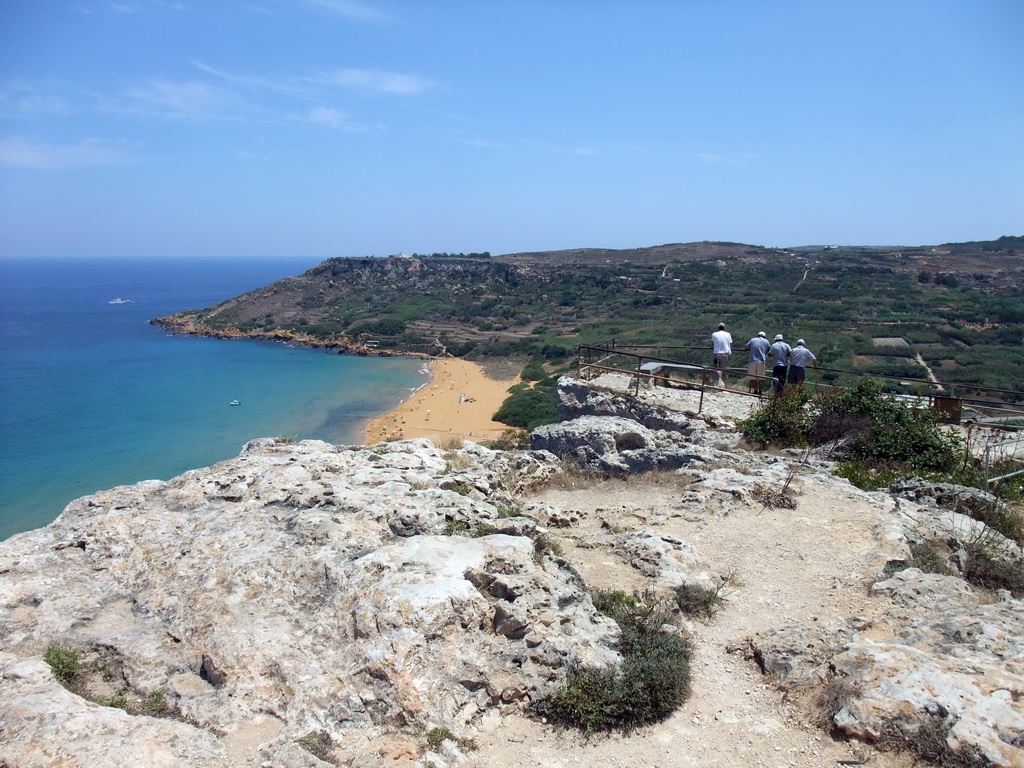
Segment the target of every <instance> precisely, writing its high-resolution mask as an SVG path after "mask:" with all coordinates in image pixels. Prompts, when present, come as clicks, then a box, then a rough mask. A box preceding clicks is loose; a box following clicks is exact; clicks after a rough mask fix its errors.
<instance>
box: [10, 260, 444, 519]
mask: <svg viewBox="0 0 1024 768" xmlns="http://www.w3.org/2000/svg"><path fill="white" fill-rule="evenodd" d="M314 263H315V262H313V261H310V260H298V259H294V258H293V259H283V258H277V259H275V258H262V259H240V258H234V259H226V258H203V259H200V258H180V259H113V258H112V259H71V258H68V259H11V258H2V259H0V539H2V538H6V537H8V536H11V535H12V534H15V533H18V532H20V531H25V530H30V529H33V528H38V527H40V526H43V525H46V524H48V523H50V522H51V521H53V520H54V519H55V518H56V517H57V515H59V514H60V512H61V511H62V510H63V509H64V507H65V506H66V505H67V503H68V502H69V501H71V500H72V499H75V498H78V497H79V496H83V495H86V494H89V493H94V492H95V491H98V490H103V489H106V488H112V487H114V486H117V485H124V484H128V483H134V482H138V481H139V480H147V479H160V480H167V479H170V478H171V477H174V476H175V475H178V474H180V473H182V472H184V471H185V470H188V469H195V468H197V467H205V466H208V465H210V464H213V463H215V462H217V461H221V460H223V459H227V458H231V457H233V456H236V455H238V452H239V450H240V449H241V448H242V446H243V445H244V444H245V443H246V441H248V440H250V439H252V438H256V437H278V436H284V437H291V438H296V439H305V438H317V439H321V440H327V441H329V442H333V443H342V444H346V443H353V442H355V441H356V440H358V437H359V432H360V429H361V427H362V424H363V423H364V422H365V421H366V419H369V418H372V417H373V416H376V415H378V414H380V413H383V412H384V411H386V410H388V409H390V408H391V407H393V406H394V405H396V404H397V403H399V402H400V401H401V400H403V399H404V398H406V397H408V395H409V393H410V392H411V391H412V390H414V389H416V388H417V387H419V386H421V385H422V384H423V383H424V382H425V381H426V377H425V374H424V369H423V361H421V360H416V359H412V358H368V357H349V356H344V355H338V354H332V353H328V352H326V351H324V350H313V349H301V348H294V347H290V346H288V345H285V344H279V343H271V342H259V341H248V340H222V339H206V338H196V337H187V336H172V335H170V334H168V333H167V332H166V331H164V330H163V329H161V328H159V327H157V326H153V325H149V323H148V321H149V320H151V319H152V318H154V317H161V316H163V315H168V314H171V313H174V312H178V311H181V310H186V309H198V308H201V307H206V306H209V305H211V304H215V303H217V302H219V301H223V300H224V299H228V298H231V297H232V296H236V295H238V294H240V293H244V292H245V291H249V290H252V289H254V288H258V287H260V286H263V285H267V284H269V283H271V282H273V281H274V280H277V279H279V278H282V277H286V276H289V275H298V274H301V273H302V272H304V271H305V270H306V269H308V268H309V267H311V266H313V265H314ZM114 298H124V299H128V300H129V301H130V303H125V304H110V303H109V302H110V300H111V299H114ZM233 400H238V401H239V402H240V405H238V406H232V405H230V403H231V402H232V401H233Z"/></svg>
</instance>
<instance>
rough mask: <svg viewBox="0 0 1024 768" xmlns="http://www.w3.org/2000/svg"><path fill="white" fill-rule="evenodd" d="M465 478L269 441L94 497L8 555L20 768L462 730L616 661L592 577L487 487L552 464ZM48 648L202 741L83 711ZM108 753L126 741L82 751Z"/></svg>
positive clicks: (532, 463)
mask: <svg viewBox="0 0 1024 768" xmlns="http://www.w3.org/2000/svg"><path fill="white" fill-rule="evenodd" d="M452 458H457V460H458V461H459V462H461V463H462V464H466V465H471V466H466V467H464V468H462V469H460V470H453V467H452V459H451V458H446V457H445V456H444V455H442V453H441V452H440V451H438V450H437V449H435V448H434V447H433V446H432V445H431V444H429V443H428V442H426V441H413V442H410V443H405V444H401V445H396V446H393V447H391V448H385V449H383V450H382V451H379V452H377V451H370V450H369V449H366V448H336V447H334V446H330V445H327V444H325V443H320V442H303V443H299V444H297V445H291V444H283V445H282V444H277V443H275V442H274V441H272V440H264V441H257V442H254V443H251V444H249V445H248V446H247V447H246V449H245V451H244V452H243V455H242V456H240V457H239V458H237V459H235V460H232V461H227V462H223V463H221V464H218V465H216V466H214V467H212V468H210V469H208V470H199V471H194V472H189V473H186V474H185V475H182V476H181V477H178V478H175V479H174V480H171V481H170V482H167V483H162V482H146V483H140V484H138V485H135V486H131V487H123V488H116V489H114V490H111V491H107V492H103V493H99V494H95V495H93V496H90V497H86V498H83V499H79V500H78V501H76V502H74V503H72V504H71V505H70V506H69V507H68V509H67V510H66V511H65V513H64V514H63V515H62V516H61V517H60V518H59V519H58V520H57V521H56V522H55V523H53V524H52V525H50V526H48V527H47V528H45V529H41V530H39V531H34V532H31V533H27V534H22V535H20V536H16V537H14V538H13V539H11V540H9V541H7V542H5V543H4V544H3V546H2V548H0V601H2V606H3V610H2V616H3V618H2V619H0V642H2V649H3V651H4V652H5V653H4V654H3V655H2V656H0V665H2V670H3V672H2V674H3V675H4V678H5V684H4V686H2V689H0V717H2V720H3V721H4V722H5V724H6V727H5V732H4V740H3V746H2V747H0V758H3V759H7V760H9V761H11V762H12V764H22V762H21V761H22V760H27V759H28V756H35V757H34V758H33V759H36V760H40V761H43V762H45V760H43V757H44V755H45V756H47V757H48V758H50V759H55V760H56V759H58V758H59V759H60V760H64V761H66V762H65V763H63V764H67V765H90V766H98V765H122V764H124V763H123V757H124V756H123V754H122V753H121V750H120V749H119V748H118V746H117V744H118V742H119V740H121V739H129V740H131V741H133V742H134V743H138V744H148V743H149V742H153V743H161V744H166V745H167V746H166V748H162V751H161V752H160V754H164V755H165V756H166V758H167V762H166V764H168V765H175V764H177V765H196V764H207V761H209V760H210V759H211V757H212V756H214V755H216V754H218V750H220V751H221V752H223V749H222V747H220V746H219V745H218V743H217V740H216V739H215V738H213V737H212V736H211V733H231V732H233V731H235V730H237V729H239V728H241V727H243V726H245V725H246V724H247V723H250V722H251V721H253V719H254V718H256V717H257V716H258V715H260V714H261V713H269V714H271V715H273V716H274V718H276V719H277V720H278V721H279V723H280V730H279V732H278V733H277V735H276V736H275V737H274V739H273V740H272V742H271V743H270V744H268V746H267V747H266V749H267V750H269V751H270V752H273V749H274V747H275V746H280V745H282V744H286V743H292V742H297V741H300V740H302V739H303V738H305V737H308V736H309V735H310V734H326V735H327V736H328V737H329V738H330V740H331V742H333V743H336V744H344V743H345V741H346V739H347V738H348V737H349V734H350V733H351V732H352V731H357V730H362V731H366V730H372V729H374V728H377V727H379V726H382V725H384V724H395V723H398V724H404V725H408V726H415V727H417V728H420V729H426V728H428V727H432V726H438V725H440V726H449V727H451V728H453V729H455V728H457V727H459V726H463V725H465V724H466V723H467V722H470V721H472V720H474V719H475V718H477V717H478V716H479V715H480V714H481V713H483V712H485V711H487V710H488V709H489V708H491V707H494V706H496V705H500V704H502V703H505V704H508V703H511V702H517V701H520V700H524V699H525V700H529V699H531V698H535V697H537V696H538V695H540V693H541V692H542V691H544V690H545V689H546V688H547V687H548V686H550V685H551V684H552V682H553V681H556V680H557V679H558V678H559V676H560V675H562V674H564V671H565V669H566V668H567V667H568V666H569V665H571V664H573V663H580V664H583V665H584V666H587V665H597V666H604V665H607V664H612V663H615V662H616V661H617V659H618V656H617V654H616V652H615V651H614V650H613V647H614V642H615V640H616V638H617V631H618V630H617V627H615V625H614V623H613V622H611V621H610V620H609V619H606V618H604V617H602V616H600V615H599V614H597V613H596V611H595V610H594V607H593V604H592V603H591V600H590V597H589V594H588V592H587V590H586V587H585V585H584V584H583V583H582V580H581V579H580V578H579V576H578V575H577V574H576V573H575V571H574V570H573V569H572V568H571V566H569V564H568V563H567V562H565V561H564V560H561V559H559V558H556V557H551V556H544V555H541V554H538V553H537V552H536V549H535V544H534V541H533V538H536V537H537V535H538V530H537V528H536V526H535V525H533V524H532V523H531V522H530V521H529V520H526V519H525V518H522V517H507V514H508V512H507V509H506V508H504V507H499V506H496V504H495V503H494V502H493V501H485V500H484V499H483V496H484V494H483V493H482V492H481V491H480V490H479V488H477V487H476V486H480V487H483V488H485V489H486V490H487V491H488V492H489V493H490V495H491V497H492V499H493V498H499V497H500V496H501V493H500V490H499V489H498V487H496V486H498V485H500V481H499V480H498V478H499V476H501V475H507V476H511V475H513V474H514V475H515V476H516V482H524V481H526V480H528V479H529V477H530V476H531V474H532V475H533V476H535V477H541V476H543V475H544V474H545V473H546V472H548V471H550V466H549V465H550V462H549V461H548V459H549V457H545V456H543V455H535V456H521V457H518V458H512V457H507V456H504V455H500V454H495V453H492V452H490V451H486V450H485V449H479V448H471V449H469V450H468V452H464V453H461V454H458V456H457V457H456V456H452ZM443 485H451V486H453V487H454V488H455V489H453V490H446V489H445V488H443V487H441V486H443ZM502 510H505V512H504V515H503V511H502ZM484 526H486V527H484ZM452 530H462V531H472V530H475V531H477V532H478V533H481V534H484V535H480V536H479V537H477V538H468V537H465V536H446V535H442V534H443V533H444V532H446V531H452ZM531 536H532V537H533V538H531ZM49 643H58V644H60V645H62V646H66V647H70V648H75V649H77V650H78V651H79V652H80V653H82V654H83V656H84V657H85V658H86V659H87V660H91V661H94V662H95V663H96V665H98V666H101V667H102V668H103V669H105V670H110V671H111V673H112V674H116V675H117V676H118V677H119V678H123V680H124V682H125V683H126V684H127V686H128V688H129V689H130V690H131V691H133V692H138V693H139V694H146V693H148V692H150V691H161V692H163V693H164V694H165V695H166V696H167V698H168V699H169V704H170V705H171V706H172V707H173V708H174V709H175V710H176V711H177V712H178V713H179V715H180V718H181V719H182V720H184V721H187V722H188V723H190V725H186V724H185V723H183V722H175V721H170V720H156V719H154V718H150V717H132V716H129V715H127V714H125V713H124V712H121V711H119V710H116V709H111V708H110V707H101V706H97V705H96V704H93V703H90V702H89V701H86V700H85V699H84V698H81V697H78V696H74V695H72V694H70V693H68V692H66V691H64V690H63V689H61V688H60V686H59V685H58V684H57V683H56V681H55V680H54V679H53V677H52V675H50V674H49V670H48V668H47V667H46V666H45V665H44V664H43V663H42V661H40V660H39V657H40V656H41V654H42V652H43V649H44V648H45V647H46V646H47V644H49ZM47 700H49V701H50V703H49V705H48V706H45V705H43V702H46V701H47ZM26 702H34V703H35V704H32V705H31V706H26ZM36 704H38V706H37V705H36ZM72 724H73V727H72ZM183 731H184V732H190V733H191V735H190V736H187V737H183V736H182V732H183ZM97 733H98V734H108V735H109V736H110V739H109V741H107V742H105V741H104V740H103V739H98V740H94V741H91V742H90V743H91V748H90V750H89V751H88V753H85V752H82V753H78V742H79V740H80V739H81V738H82V737H83V735H84V734H97ZM44 736H45V738H44ZM104 744H106V747H104ZM139 748H140V749H142V750H143V751H144V750H145V749H146V748H145V747H139ZM154 754H156V753H155V752H154Z"/></svg>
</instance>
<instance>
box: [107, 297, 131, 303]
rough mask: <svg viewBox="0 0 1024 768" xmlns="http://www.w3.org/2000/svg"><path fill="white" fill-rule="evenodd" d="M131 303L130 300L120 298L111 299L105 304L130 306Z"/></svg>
mask: <svg viewBox="0 0 1024 768" xmlns="http://www.w3.org/2000/svg"><path fill="white" fill-rule="evenodd" d="M132 303H133V302H132V300H131V299H122V298H120V297H118V298H116V299H111V300H110V301H108V302H107V304H132Z"/></svg>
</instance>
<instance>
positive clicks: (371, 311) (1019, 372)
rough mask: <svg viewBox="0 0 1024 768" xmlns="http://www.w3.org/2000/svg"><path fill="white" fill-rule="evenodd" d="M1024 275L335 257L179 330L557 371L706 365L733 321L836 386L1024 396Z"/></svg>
mask: <svg viewBox="0 0 1024 768" xmlns="http://www.w3.org/2000/svg"><path fill="white" fill-rule="evenodd" d="M1022 276H1024V238H1022V237H1001V238H999V239H998V240H992V241H982V242H976V243H959V244H947V245H942V246H936V247H916V248H901V249H893V248H867V247H860V248H832V247H807V248H800V249H788V250H787V249H775V248H765V247H762V246H750V245H742V244H737V243H689V244H683V245H665V246H656V247H651V248H637V249H631V250H621V251H614V250H600V249H580V250H573V251H560V252H548V253H532V254H530V253H528V254H511V255H506V256H490V255H489V254H486V253H484V254H466V255H463V254H447V253H444V254H432V255H430V256H415V257H408V256H394V257H388V258H333V259H328V260H326V261H324V262H323V263H321V264H319V265H317V266H316V267H313V268H312V269H310V270H308V271H307V272H306V273H305V274H303V275H301V276H299V277H293V278H288V279H285V280H281V281H279V282H277V283H274V284H273V285H271V286H267V287H266V288H262V289H259V290H256V291H253V292H251V293H248V294H245V295H244V296H240V297H238V298H236V299H231V300H229V301H227V302H224V303H222V304H219V305H217V306H215V307H209V308H207V309H204V310H198V311H195V312H189V313H183V314H182V315H179V316H176V317H175V318H172V319H171V322H178V323H182V324H185V323H190V324H191V325H190V326H189V327H190V329H193V330H195V331H198V332H201V333H202V332H210V333H231V334H241V335H249V336H255V337H261V336H267V337H275V334H287V335H289V336H290V337H292V338H295V339H298V340H299V341H302V340H303V339H307V340H309V341H310V342H311V343H313V342H315V343H323V344H327V345H336V346H339V347H342V348H346V349H360V348H363V347H365V346H367V345H368V346H369V347H372V348H373V349H376V350H393V351H398V352H414V353H424V354H453V355H456V356H462V357H471V358H479V357H483V356H488V355H496V356H509V355H522V354H526V355H530V356H532V357H537V358H539V359H542V360H545V361H548V362H556V363H557V362H560V361H564V360H566V359H567V358H569V357H570V356H572V355H573V354H574V352H575V349H576V347H577V345H579V344H594V343H598V342H602V341H605V340H608V339H611V338H614V339H616V341H617V342H618V343H620V344H635V345H660V346H663V347H665V346H674V347H677V349H674V350H673V351H672V353H671V356H672V357H673V358H675V359H682V360H684V361H697V362H705V361H706V358H707V350H708V346H709V341H708V335H709V334H710V331H711V330H712V329H713V328H714V327H716V326H717V324H718V323H719V322H724V323H725V324H726V325H727V327H728V328H729V330H730V331H731V332H732V334H733V338H734V339H735V341H736V343H737V346H741V345H742V343H743V342H744V341H745V340H746V339H747V338H749V337H751V336H753V335H755V334H756V333H757V332H758V331H762V330H763V331H765V332H766V333H768V334H769V336H771V335H774V333H778V332H781V333H784V334H786V336H787V338H795V337H802V338H805V339H807V344H808V346H809V347H810V348H811V349H812V350H814V352H815V353H816V354H817V356H818V358H819V365H820V370H819V371H818V372H817V373H816V374H814V375H815V376H816V377H818V378H819V379H820V381H822V382H823V383H833V382H834V383H845V382H847V381H848V380H849V379H850V377H848V376H846V375H845V374H844V373H843V372H844V371H856V372H858V373H878V374H883V375H887V376H896V377H901V378H903V379H906V380H916V383H915V382H914V381H912V382H911V383H910V384H909V385H908V386H906V387H904V389H908V390H911V391H912V390H913V389H915V388H925V387H927V386H928V383H927V379H928V376H929V374H933V375H934V376H935V377H937V378H938V379H939V380H941V381H942V382H945V383H947V384H951V385H955V386H957V387H958V388H959V389H958V393H959V394H965V393H968V392H969V390H970V388H971V386H987V387H996V388H1001V389H1007V390H1015V391H1024V346H1022V344H1021V339H1022V333H1021V324H1022V323H1024V293H1022V291H1021V290H1020V287H1021V282H1022V279H1021V278H1022ZM651 353H652V354H653V353H654V350H651ZM922 363H923V364H922ZM925 366H927V367H925ZM894 386H895V385H894Z"/></svg>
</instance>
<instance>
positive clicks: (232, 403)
mask: <svg viewBox="0 0 1024 768" xmlns="http://www.w3.org/2000/svg"><path fill="white" fill-rule="evenodd" d="M228 405H241V403H240V402H238V401H237V400H232V401H231V402H230V403H228Z"/></svg>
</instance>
